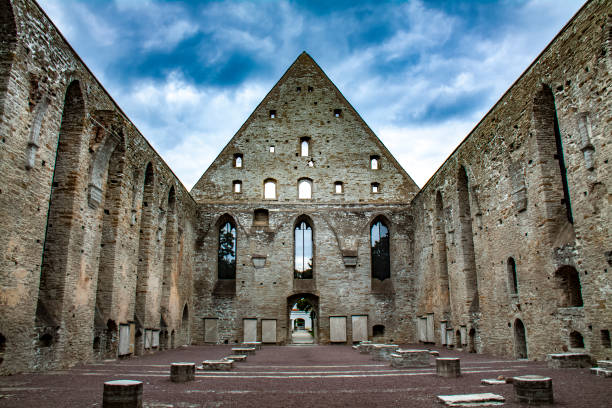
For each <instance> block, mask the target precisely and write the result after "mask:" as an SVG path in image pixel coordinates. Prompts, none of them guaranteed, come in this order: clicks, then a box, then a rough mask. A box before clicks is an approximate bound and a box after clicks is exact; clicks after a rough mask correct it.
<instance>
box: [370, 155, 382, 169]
mask: <svg viewBox="0 0 612 408" xmlns="http://www.w3.org/2000/svg"><path fill="white" fill-rule="evenodd" d="M370 168H371V169H372V170H378V169H379V168H380V157H378V156H370Z"/></svg>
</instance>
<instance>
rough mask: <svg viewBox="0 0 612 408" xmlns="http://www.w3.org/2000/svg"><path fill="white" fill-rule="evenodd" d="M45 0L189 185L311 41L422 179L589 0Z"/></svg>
mask: <svg viewBox="0 0 612 408" xmlns="http://www.w3.org/2000/svg"><path fill="white" fill-rule="evenodd" d="M39 3H40V4H41V6H42V7H43V9H45V11H46V12H47V13H48V14H49V16H50V17H51V19H52V20H53V21H54V22H55V24H56V25H57V26H58V27H59V29H60V30H61V31H62V33H63V34H64V36H65V37H66V38H67V39H68V41H69V42H70V43H71V45H72V46H73V47H74V48H75V50H76V51H77V52H78V53H79V55H80V56H81V58H82V59H83V60H84V61H85V63H86V64H87V65H88V66H89V67H90V69H91V70H92V71H93V72H94V74H95V75H96V76H97V77H98V79H99V80H100V81H101V82H102V84H103V85H104V87H105V88H106V89H107V90H108V91H109V93H110V94H111V96H112V97H113V98H114V99H115V100H116V101H117V103H118V104H119V105H120V106H121V108H122V109H123V110H124V111H125V112H126V114H127V115H128V116H129V117H130V119H131V120H132V122H133V123H134V124H135V125H136V126H137V127H138V128H139V129H140V131H141V132H142V133H143V135H144V136H145V137H146V138H147V139H148V140H149V141H150V142H151V144H152V145H153V146H154V147H155V149H156V150H157V151H158V152H159V153H160V154H161V156H162V157H163V158H164V160H165V161H166V162H167V163H168V165H169V166H170V167H171V168H172V169H173V170H174V172H175V173H176V174H177V176H178V177H179V178H180V179H181V181H182V182H183V184H185V186H186V187H187V188H189V189H190V188H191V187H192V186H193V184H194V183H195V182H196V181H197V180H198V179H199V177H200V176H201V175H202V173H203V172H204V171H205V170H206V168H207V167H208V166H209V165H210V163H211V162H212V161H213V160H214V158H215V157H216V156H217V154H218V153H219V152H220V151H221V149H222V148H223V146H225V144H226V143H227V142H228V141H229V140H230V138H231V137H232V136H233V135H234V133H235V132H236V131H237V130H238V128H239V127H240V126H241V125H242V123H243V122H244V121H245V120H246V119H247V118H248V116H249V114H250V113H251V112H252V111H253V109H254V108H255V107H256V106H257V104H258V103H259V102H260V101H261V99H263V97H264V96H265V95H266V93H267V92H268V91H269V90H270V88H271V87H272V86H273V85H274V84H275V83H276V81H277V80H278V79H279V78H280V76H281V75H282V74H283V73H284V72H285V70H286V69H287V68H288V67H289V65H290V64H291V63H292V62H293V61H294V60H295V59H296V58H297V56H298V55H299V54H300V53H301V52H302V51H306V52H308V53H309V54H310V55H311V56H312V57H313V58H314V59H315V61H317V63H318V64H319V65H320V66H321V68H322V69H323V70H324V71H325V72H326V73H327V75H328V76H329V77H330V79H331V80H332V81H333V82H334V83H335V84H336V86H338V88H339V89H340V91H341V92H342V93H343V94H344V96H345V97H346V98H347V99H348V100H349V102H351V104H352V105H353V106H354V107H355V108H356V109H357V111H358V112H359V113H360V114H361V116H362V117H363V118H364V119H365V121H366V122H367V123H368V124H369V125H370V127H371V128H372V129H373V130H374V132H375V133H376V134H377V135H378V137H379V138H380V139H381V140H382V141H383V143H384V144H385V145H386V146H387V148H389V150H390V151H391V153H393V154H394V155H395V157H396V158H397V159H398V161H399V162H400V164H401V165H402V166H403V167H404V169H406V171H407V172H408V173H409V174H410V175H411V176H412V177H413V179H414V180H415V181H416V183H417V184H418V185H419V186H422V185H423V184H425V182H426V181H427V180H428V179H429V177H431V176H432V175H433V173H434V172H435V171H436V169H437V168H438V167H439V166H440V165H441V164H442V163H443V162H444V160H445V159H446V157H448V155H449V154H450V153H451V152H452V151H453V150H454V148H455V147H456V146H457V144H458V143H459V142H460V141H461V140H462V139H463V138H464V137H465V136H466V135H467V133H468V132H469V131H470V130H471V129H472V128H473V127H474V126H475V125H476V123H477V122H478V121H479V120H480V119H481V118H482V116H483V115H484V114H485V113H486V112H487V111H488V110H489V109H490V108H491V106H492V105H493V104H494V103H495V102H496V101H497V100H498V99H499V98H500V97H501V95H502V94H503V93H504V92H505V91H506V90H507V89H508V87H509V86H510V85H511V84H512V83H513V82H514V81H515V80H516V79H517V78H518V76H519V75H520V74H521V73H522V72H523V71H524V70H525V68H527V66H528V65H529V64H530V63H531V61H533V59H534V58H535V57H536V56H537V55H538V54H539V53H540V52H541V51H542V50H543V49H544V47H545V46H546V45H547V44H548V43H549V42H550V41H551V40H552V39H553V37H554V36H555V35H556V34H557V33H558V32H559V30H560V29H561V28H562V27H563V25H564V24H565V23H566V22H567V21H568V20H569V19H570V18H571V17H572V15H573V14H574V13H575V12H576V11H577V10H578V9H579V8H580V6H581V5H582V2H581V1H575V0H574V1H571V0H517V1H511V0H500V1H493V0H484V1H460V0H457V1H453V0H447V1H433V0H430V1H427V0H413V1H382V0H381V1H345V0H335V1H322V0H316V1H314V0H312V1H161V0H114V1H112V0H105V1H104V0H89V1H84V0H81V1H79V0H39Z"/></svg>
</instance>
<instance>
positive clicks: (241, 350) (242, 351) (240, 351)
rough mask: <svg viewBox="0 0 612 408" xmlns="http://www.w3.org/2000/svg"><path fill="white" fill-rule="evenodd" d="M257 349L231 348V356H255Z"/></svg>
mask: <svg viewBox="0 0 612 408" xmlns="http://www.w3.org/2000/svg"><path fill="white" fill-rule="evenodd" d="M256 351H257V349H256V348H255V347H232V353H233V354H243V355H244V354H252V355H255V352H256Z"/></svg>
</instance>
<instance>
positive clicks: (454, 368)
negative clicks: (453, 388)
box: [436, 358, 461, 378]
mask: <svg viewBox="0 0 612 408" xmlns="http://www.w3.org/2000/svg"><path fill="white" fill-rule="evenodd" d="M436 374H437V375H438V377H446V378H454V377H459V376H461V362H460V359H459V358H436Z"/></svg>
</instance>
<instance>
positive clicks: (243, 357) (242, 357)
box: [223, 354, 247, 363]
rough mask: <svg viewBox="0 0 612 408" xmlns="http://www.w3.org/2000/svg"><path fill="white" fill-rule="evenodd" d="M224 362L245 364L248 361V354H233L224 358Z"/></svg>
mask: <svg viewBox="0 0 612 408" xmlns="http://www.w3.org/2000/svg"><path fill="white" fill-rule="evenodd" d="M223 359H224V360H234V361H236V362H239V363H240V362H244V361H246V359H247V355H246V354H232V355H231V356H227V357H223Z"/></svg>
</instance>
